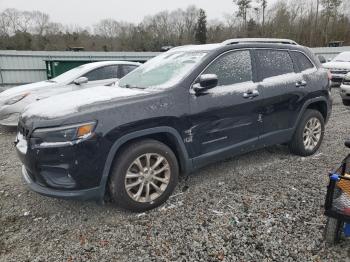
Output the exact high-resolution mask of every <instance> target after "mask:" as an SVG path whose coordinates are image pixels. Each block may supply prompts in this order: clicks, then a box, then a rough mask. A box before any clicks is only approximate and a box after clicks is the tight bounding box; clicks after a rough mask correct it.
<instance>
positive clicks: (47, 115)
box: [16, 39, 331, 212]
mask: <svg viewBox="0 0 350 262" xmlns="http://www.w3.org/2000/svg"><path fill="white" fill-rule="evenodd" d="M330 113H331V98H330V83H329V78H328V74H327V71H326V70H325V69H323V68H322V66H321V65H320V63H319V61H318V59H317V58H316V57H315V56H314V55H313V54H312V53H311V52H310V51H309V49H308V48H305V47H303V46H300V45H298V44H296V43H295V42H294V41H291V40H286V39H232V40H227V41H225V42H223V43H220V44H210V45H200V46H183V47H177V48H173V49H171V50H170V51H168V52H165V53H163V54H161V55H159V56H157V57H155V58H154V59H152V60H150V61H148V62H147V63H145V64H144V65H142V66H140V67H139V68H138V69H136V70H135V71H133V72H132V73H130V74H129V75H127V76H126V77H124V78H123V79H121V80H120V82H119V84H118V86H117V87H116V86H106V87H97V88H90V89H84V90H79V91H74V92H71V93H68V94H63V95H58V96H55V97H51V98H48V99H45V100H41V101H39V102H37V103H34V104H33V105H31V106H30V107H28V108H27V110H26V111H25V112H24V113H23V114H22V117H21V119H20V122H19V126H18V135H17V139H16V147H17V151H18V155H19V157H20V159H21V161H22V162H23V176H24V178H25V180H26V181H27V183H28V185H29V187H30V188H31V189H32V190H34V191H36V192H38V193H40V194H43V195H46V196H53V197H63V198H79V199H95V200H102V199H104V197H105V196H106V195H107V194H109V196H110V198H111V199H112V201H114V202H115V203H117V204H118V205H119V206H121V207H123V208H125V209H129V210H132V211H138V212H140V211H145V210H148V209H151V208H155V207H157V206H159V205H160V204H162V203H163V202H165V201H166V200H167V198H168V197H169V196H170V195H171V193H172V192H173V190H174V188H175V186H176V183H177V180H178V176H179V174H186V173H189V172H191V171H193V170H195V169H197V168H199V167H202V166H204V165H206V164H208V163H211V162H214V161H217V160H220V159H223V158H227V157H229V156H233V155H237V154H242V153H244V152H248V151H251V150H254V149H258V148H262V147H267V146H270V145H274V144H288V145H289V147H290V150H291V152H293V153H294V154H297V155H301V156H309V155H312V154H314V153H315V152H316V151H317V149H318V148H319V146H320V144H321V142H322V139H323V134H324V129H325V123H326V122H327V120H328V118H329V115H330Z"/></svg>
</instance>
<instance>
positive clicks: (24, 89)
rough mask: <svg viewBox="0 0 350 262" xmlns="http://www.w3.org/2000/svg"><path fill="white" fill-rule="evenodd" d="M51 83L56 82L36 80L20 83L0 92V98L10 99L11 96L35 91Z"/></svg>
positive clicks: (51, 84)
mask: <svg viewBox="0 0 350 262" xmlns="http://www.w3.org/2000/svg"><path fill="white" fill-rule="evenodd" d="M53 85H57V83H51V82H47V81H41V82H36V83H32V84H28V85H22V86H17V87H12V88H10V89H7V90H5V91H3V92H1V93H0V100H2V99H10V98H12V97H15V96H18V95H21V94H25V93H28V92H31V91H37V90H39V89H43V88H50V87H51V86H53Z"/></svg>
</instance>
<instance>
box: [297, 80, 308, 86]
mask: <svg viewBox="0 0 350 262" xmlns="http://www.w3.org/2000/svg"><path fill="white" fill-rule="evenodd" d="M306 85H307V82H306V81H305V80H301V81H298V82H296V83H295V86H296V87H305V86H306Z"/></svg>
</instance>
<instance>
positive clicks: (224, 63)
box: [203, 50, 252, 86]
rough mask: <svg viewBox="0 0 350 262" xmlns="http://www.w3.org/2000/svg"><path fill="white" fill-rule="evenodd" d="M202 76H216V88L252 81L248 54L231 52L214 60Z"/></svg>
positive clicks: (245, 51) (247, 52)
mask: <svg viewBox="0 0 350 262" xmlns="http://www.w3.org/2000/svg"><path fill="white" fill-rule="evenodd" d="M203 74H215V75H217V76H218V81H219V83H218V86H226V85H233V84H237V83H242V82H247V81H251V80H252V64H251V59H250V52H249V51H247V50H243V51H233V52H230V53H227V54H224V55H222V56H220V57H219V58H218V59H216V60H215V61H214V62H213V63H212V64H211V65H210V66H209V67H208V68H207V69H206V70H205V71H204V73H203Z"/></svg>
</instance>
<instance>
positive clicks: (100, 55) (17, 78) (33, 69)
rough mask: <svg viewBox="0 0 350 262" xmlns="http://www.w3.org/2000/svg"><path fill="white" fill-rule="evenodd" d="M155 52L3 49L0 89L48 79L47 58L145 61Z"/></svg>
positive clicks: (0, 63) (0, 64)
mask: <svg viewBox="0 0 350 262" xmlns="http://www.w3.org/2000/svg"><path fill="white" fill-rule="evenodd" d="M157 54H159V53H155V52H69V51H67V52H56V51H52V52H45V51H7V50H5V51H1V50H0V91H1V90H3V89H6V88H10V87H12V86H17V85H22V84H27V83H33V82H38V81H42V80H46V79H47V75H46V64H45V60H48V61H50V60H59V59H64V60H79V61H85V60H86V61H106V60H118V61H135V62H145V61H147V60H148V59H150V58H152V57H154V56H156V55H157Z"/></svg>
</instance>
